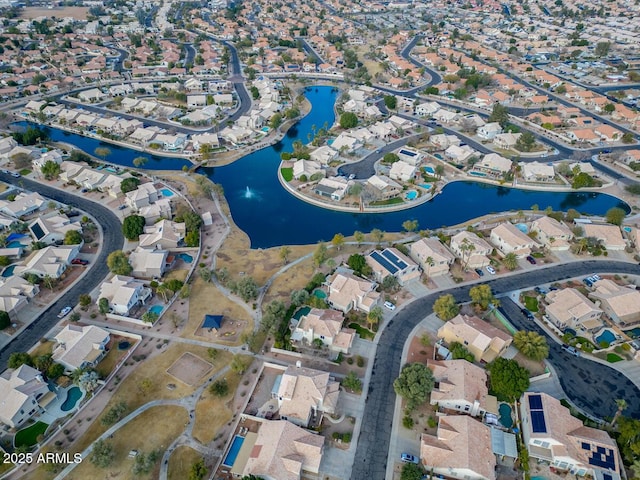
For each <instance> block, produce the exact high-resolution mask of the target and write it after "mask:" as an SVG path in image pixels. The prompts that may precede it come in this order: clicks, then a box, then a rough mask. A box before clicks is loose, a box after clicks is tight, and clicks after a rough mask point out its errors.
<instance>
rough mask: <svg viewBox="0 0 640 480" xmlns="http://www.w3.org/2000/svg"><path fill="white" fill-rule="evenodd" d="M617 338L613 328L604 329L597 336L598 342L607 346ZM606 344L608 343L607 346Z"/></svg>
mask: <svg viewBox="0 0 640 480" xmlns="http://www.w3.org/2000/svg"><path fill="white" fill-rule="evenodd" d="M615 339H616V336H615V334H614V333H613V332H612V331H611V330H609V329H607V330H604V331H603V332H602V333H601V334H600V335H598V336H597V337H596V343H597V344H598V345H600V346H604V347H605V348H606V347H608V346H609V345H610V344H611V342H613V341H614V340H615ZM604 344H606V346H605V345H604Z"/></svg>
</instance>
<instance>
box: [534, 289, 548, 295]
mask: <svg viewBox="0 0 640 480" xmlns="http://www.w3.org/2000/svg"><path fill="white" fill-rule="evenodd" d="M534 290H535V292H536V293H537V294H538V295H546V294H547V293H548V290H547V289H546V288H542V287H536V288H534Z"/></svg>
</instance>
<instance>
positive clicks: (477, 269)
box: [475, 268, 484, 277]
mask: <svg viewBox="0 0 640 480" xmlns="http://www.w3.org/2000/svg"><path fill="white" fill-rule="evenodd" d="M475 272H476V273H477V274H478V276H479V277H484V272H483V271H482V270H480V269H479V268H476V269H475Z"/></svg>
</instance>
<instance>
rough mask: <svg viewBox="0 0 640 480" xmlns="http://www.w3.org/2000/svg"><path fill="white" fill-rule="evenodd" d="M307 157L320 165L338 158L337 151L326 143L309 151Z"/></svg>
mask: <svg viewBox="0 0 640 480" xmlns="http://www.w3.org/2000/svg"><path fill="white" fill-rule="evenodd" d="M309 158H310V159H311V160H313V161H315V162H318V163H320V164H322V165H328V164H329V163H331V162H332V161H333V160H335V159H336V158H338V151H337V150H336V149H334V148H331V147H330V146H328V145H323V146H321V147H318V148H316V149H315V150H314V151H312V152H311V153H309Z"/></svg>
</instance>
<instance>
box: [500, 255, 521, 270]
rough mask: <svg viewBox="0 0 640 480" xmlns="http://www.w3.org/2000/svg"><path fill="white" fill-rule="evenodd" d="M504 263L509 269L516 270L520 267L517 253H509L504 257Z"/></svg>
mask: <svg viewBox="0 0 640 480" xmlns="http://www.w3.org/2000/svg"><path fill="white" fill-rule="evenodd" d="M502 263H504V266H505V267H507V270H515V269H516V268H518V257H517V256H516V254H515V253H513V252H511V253H507V254H506V255H505V256H504V258H503V259H502Z"/></svg>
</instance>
